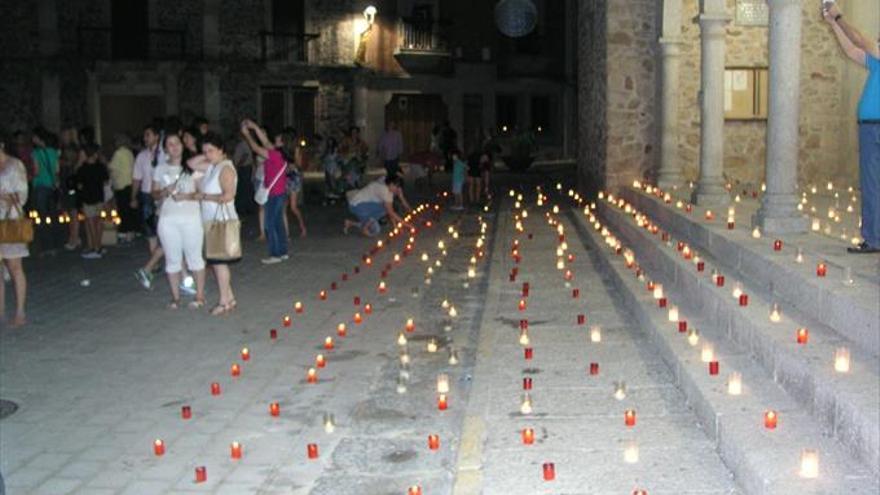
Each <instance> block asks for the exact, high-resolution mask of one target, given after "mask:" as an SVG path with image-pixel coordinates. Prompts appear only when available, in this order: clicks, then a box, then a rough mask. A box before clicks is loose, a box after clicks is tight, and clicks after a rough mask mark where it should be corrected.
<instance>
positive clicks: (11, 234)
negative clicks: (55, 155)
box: [0, 138, 34, 327]
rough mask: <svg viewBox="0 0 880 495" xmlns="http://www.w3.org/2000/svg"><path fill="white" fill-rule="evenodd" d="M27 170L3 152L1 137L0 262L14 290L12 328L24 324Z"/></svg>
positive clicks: (1, 309) (0, 297) (0, 286)
mask: <svg viewBox="0 0 880 495" xmlns="http://www.w3.org/2000/svg"><path fill="white" fill-rule="evenodd" d="M27 192H28V183H27V171H26V170H25V168H24V164H23V163H22V162H21V160H19V159H18V158H15V157H14V156H11V155H9V154H8V153H6V140H5V139H2V138H0V260H2V261H3V264H4V265H6V269H7V270H8V271H9V275H10V276H11V277H12V283H13V286H14V287H15V316H14V317H13V319H12V321H11V322H10V326H12V327H20V326H22V325H24V324H25V323H26V322H27V319H26V318H25V313H24V305H25V300H26V297H27V277H25V274H24V266H23V265H22V262H21V260H22V258H24V257H26V256H28V254H29V253H28V247H27V243H28V242H30V241H31V240H32V239H33V235H34V232H33V227H32V226H31V224H30V220H29V219H28V218H26V216H25V214H24V210H23V209H22V205H23V204H24V203H25V201H27ZM5 285H6V283H5V282H4V281H3V280H2V279H0V321H5V315H6V304H5V303H6V287H5Z"/></svg>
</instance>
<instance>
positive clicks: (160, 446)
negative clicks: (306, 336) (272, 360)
mask: <svg viewBox="0 0 880 495" xmlns="http://www.w3.org/2000/svg"><path fill="white" fill-rule="evenodd" d="M439 211H440V210H439V206H433V207H431V206H429V205H420V206H419V207H417V208H416V209H415V210H414V211H413V212H412V213H410V214H409V215H407V216H406V217H405V218H404V220H406V221H407V222H410V223H413V222H414V220H415V219H418V218H419V217H421V216H426V215H428V214H434V215H436V214H438V213H439ZM432 224H433V222H432V220H425V221H424V225H425V226H426V227H428V228H430V227H432V226H433V225H432ZM405 233H406V231H405V230H404V229H403V226H402V225H398V226H397V227H396V228H395V229H393V230H392V231H391V232H390V233H389V234H388V242H390V241H391V240H393V239H394V238H395V237H398V236H400V237H401V238H402V237H403V235H404V234H405ZM409 234H410V237H409V238H408V239H407V243H406V245H405V248H404V251H403V252H404V256H406V255H408V254H409V252H411V251H412V249H413V248H414V244H415V236H416V231H415V229H413V230H412V231H410V232H409ZM384 247H385V243H384V242H383V241H381V240H380V241H378V242H377V245H376V247H375V248H373V249H372V250H371V251H370V253H369V254H365V255H364V256H363V258H362V263H363V266H364V267H370V266H371V265H372V259H373V257H374V256H376V255H377V254H378V253H379V251H381V250H382V249H383V248H384ZM393 259H394V263H400V262H401V256H400V254H395V255H394V257H393ZM392 266H393V265H392V264H391V263H389V264H387V265H386V266H385V270H383V272H382V274H381V278H382V279H384V278H385V277H386V276H387V275H388V272H389V271H390V270H391V268H392ZM354 273H355V274H358V273H360V266H356V267H355V268H354ZM347 280H348V274H343V275H342V281H343V282H344V281H347ZM337 288H338V284H337V283H336V282H333V283H331V291H335V290H337ZM383 289H384V280H382V282H380V286H379V292H380V294H382V293H384V292H385V290H383ZM327 298H328V293H327V291H326V290H321V291H320V292H319V294H318V299H319V300H321V301H326V300H327ZM354 304H355V306H357V307H359V309H362V311H363V312H364V314H366V315H369V314H372V312H373V306H372V305H371V304H370V303H366V304H363V306H362V308H361V298H360V296H355V297H354ZM293 311H294V313H296V314H303V313H304V312H305V305H304V304H303V303H302V301H297V302H295V303H294V304H293ZM363 319H364V317H363V315H361V313H360V312H357V313H355V315H354V317H353V321H354V323H355V325H360V324H361V323H362V322H363ZM281 323H282V325H283V326H284V327H286V328H288V327H291V326H292V324H293V318H292V317H291V315H290V314H287V315H284V316H283V317H282V318H281ZM405 329H406V330H407V331H409V332H412V331H414V330H415V322H414V320H413V319H412V318H410V319H408V320H407V322H406V324H405ZM336 331H337V336H339V337H345V336H346V335H347V332H348V328H347V325H346V324H345V323H340V324H339V325H337V329H336ZM269 336H270V339H271V340H272V341H273V342H274V341H276V340H277V338H278V330H277V329H274V328H273V329H271V330H270V332H269ZM335 347H336V345H335V343H334V340H333V337H332V336H328V337H326V338H325V340H324V343H323V348H324V349H325V350H326V351H331V350H333V349H334V348H335ZM239 356H240V358H241V361H242V362H249V361H250V360H251V356H252V353H251V350H250V349H249V348H248V347H243V348H242V349H241V350H240V351H239ZM326 365H327V357H326V356H325V354H324V353H321V354H318V355H317V356H316V357H315V364H314V367H311V368H309V370H308V371H307V373H306V383H309V384H315V383H317V382H318V373H317V369H316V368H324V367H326ZM241 373H242V365H240V364H239V363H233V364H232V365H231V366H230V375H231V376H232V377H233V378H238V377H239V376H241ZM210 388H211V395H214V396H218V395H221V386H220V383H219V382H212V383H211V387H210ZM268 409H269V415H270V416H271V417H274V418H277V417H279V416H280V415H281V406H280V404H279V403H278V402H271V403H270V404H269V408H268ZM192 414H193V412H192V406H190V405H184V406H182V407H181V418H182V419H184V420H190V419H192ZM324 430H325V432H327V433H333V432H334V430H335V417H334V416H333V415H332V414H330V413H326V414H325V415H324ZM428 443H429V448H431V450H436V449H437V448H439V436H438V435H434V434H432V435H430V436H429V440H428ZM243 449H244V447H243V445H242V444H241V443H240V442H238V441H234V442H232V443H231V444H230V458H231V459H233V460H238V459H241V458H242V456H243ZM165 451H166V444H165V442H164V441H163V440H162V439H156V440H154V442H153V454H154V455H155V456H163V455H165ZM306 457H307V458H308V459H317V458H318V457H319V451H318V445H317V444H316V443H308V444H307V445H306ZM206 480H207V468H206V467H205V466H198V467H196V468H195V482H196V483H201V482H205V481H206ZM407 493H408V494H409V495H421V493H422V492H421V487H420V486H418V485H413V486H411V487H410V488H409V489H408V491H407Z"/></svg>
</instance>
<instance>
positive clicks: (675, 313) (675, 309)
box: [669, 305, 678, 323]
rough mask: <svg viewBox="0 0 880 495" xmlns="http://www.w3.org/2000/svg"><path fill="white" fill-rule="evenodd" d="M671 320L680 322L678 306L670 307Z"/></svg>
mask: <svg viewBox="0 0 880 495" xmlns="http://www.w3.org/2000/svg"><path fill="white" fill-rule="evenodd" d="M669 321H671V322H673V323H678V306H676V305H672V306H670V307H669Z"/></svg>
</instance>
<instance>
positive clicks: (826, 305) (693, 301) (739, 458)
mask: <svg viewBox="0 0 880 495" xmlns="http://www.w3.org/2000/svg"><path fill="white" fill-rule="evenodd" d="M622 198H623V199H615V200H614V201H610V200H608V199H606V200H602V201H599V202H598V204H597V205H596V209H595V210H594V211H593V212H587V213H586V214H585V213H582V212H578V213H577V215H576V216H577V218H578V220H579V222H580V225H581V228H582V230H581V233H582V235H583V236H584V238H585V241H586V242H588V243H591V244H594V245H595V246H597V247H600V249H597V252H598V253H599V254H597V257H598V258H599V259H600V263H604V265H605V266H606V268H607V269H608V272H609V273H610V274H611V275H612V279H613V280H615V282H616V284H617V285H618V286H619V287H620V289H621V292H622V293H623V294H625V297H627V298H628V301H626V304H627V306H629V307H630V308H632V311H633V313H634V314H635V316H636V317H637V318H638V319H639V320H640V322H641V324H642V327H643V330H644V331H645V332H646V333H648V334H649V335H650V336H651V338H652V340H653V342H654V343H655V345H656V349H657V351H658V352H659V354H660V355H661V356H662V357H663V359H664V361H665V362H666V363H667V365H668V366H669V367H670V368H671V369H672V371H673V373H674V375H675V377H676V380H677V382H678V384H679V387H680V388H681V389H682V391H683V392H684V394H685V396H686V397H687V400H688V402H689V403H690V405H691V406H692V407H693V409H694V410H695V411H696V412H697V415H698V417H699V418H700V421H701V422H702V423H703V425H704V427H705V428H706V430H707V431H708V432H709V434H710V435H712V436H713V438H714V440H715V442H716V446H717V448H718V451H719V452H720V453H721V455H722V458H723V459H724V461H725V462H726V463H727V465H728V467H729V468H730V469H731V470H732V471H733V472H734V474H735V475H736V477H737V481H738V483H739V484H740V485H741V486H742V487H743V489H744V490H745V491H746V492H747V493H749V494H761V495H765V494H766V495H769V494H793V493H816V494H819V493H827V494H843V493H877V491H878V487H880V483H878V478H877V476H878V470H880V381H878V375H880V363H878V358H877V352H876V351H877V349H876V342H877V331H878V330H877V319H876V316H875V315H876V311H877V309H876V306H874V307H872V306H871V305H870V304H869V302H870V298H871V297H872V291H873V296H874V297H875V301H876V300H877V299H876V296H877V294H878V292H877V291H876V289H875V287H876V286H874V285H872V284H873V279H872V278H871V277H865V278H860V279H859V281H858V285H859V286H860V287H859V290H857V291H849V293H847V291H841V290H839V287H841V285H840V284H839V282H838V283H833V282H832V281H831V280H827V279H826V280H815V279H814V278H815V273H813V274H812V277H810V274H809V271H807V270H806V269H804V267H803V265H798V266H795V267H791V266H786V261H785V260H784V259H783V258H781V257H778V256H779V255H774V254H773V253H774V252H773V251H772V248H769V249H766V250H765V251H769V252H770V254H766V253H764V252H762V251H761V250H760V249H759V248H758V247H756V245H749V243H747V242H744V241H745V240H746V239H750V238H749V237H748V235H747V234H744V233H742V232H739V233H738V234H739V235H740V236H742V237H744V239H736V238H733V239H731V237H729V236H725V235H723V232H718V230H721V229H720V228H718V229H714V230H713V228H712V227H710V228H706V227H705V226H704V225H701V224H700V223H699V222H698V221H696V220H693V219H694V218H703V217H701V216H697V213H691V214H684V213H685V212H684V211H683V210H682V212H681V213H679V211H676V208H675V207H673V206H670V205H667V204H665V202H664V201H663V200H662V199H657V198H653V197H651V196H648V195H645V194H644V193H643V192H640V191H636V190H632V191H627V192H625V193H623V196H622ZM627 199H630V200H631V201H628V200H627ZM640 205H642V206H644V209H643V210H642V208H641V207H640ZM640 210H641V211H645V212H647V213H648V214H647V216H645V215H644V214H641V213H639V211H640ZM594 215H595V216H594ZM591 217H592V218H591ZM715 223H716V224H721V222H719V221H718V220H716V221H715ZM597 226H598V229H597ZM722 228H723V227H722ZM676 236H680V238H678V237H676ZM763 243H764V244H765V245H766V244H768V243H772V240H766V239H764V240H763ZM608 245H610V246H612V247H611V248H608V247H607V246H608ZM697 252H698V253H699V254H698V255H697ZM791 252H792V249H791V248H789V250H788V253H787V254H789V253H791ZM686 253H687V256H686V255H685V254H686ZM621 254H625V255H626V256H619V255H621ZM697 257H698V258H699V261H700V263H697V262H696V259H697ZM786 258H793V254H789V256H787V257H786ZM792 264H793V262H792ZM701 268H702V270H701ZM813 268H815V265H814V266H813ZM715 275H721V276H723V277H724V283H723V286H719V284H718V282H717V278H716V277H715ZM649 281H650V282H655V283H656V284H662V287H663V291H664V296H665V298H666V302H667V307H666V308H660V307H658V306H659V302H658V300H657V299H655V297H654V295H653V291H649V290H647V285H648V282H649ZM735 287H740V288H741V290H742V292H743V293H744V294H746V295H747V298H748V301H747V305H745V306H742V305H741V304H740V300H739V298H735V297H733V294H732V290H733V289H734V288H735ZM774 304H778V305H779V307H780V308H781V314H780V317H779V321H778V322H773V321H771V320H770V313H771V308H772V307H773V305H774ZM673 305H676V306H677V308H678V311H679V315H678V316H677V317H676V316H675V315H670V314H669V308H671V307H672V306H673ZM838 305H840V306H838ZM871 318H874V319H873V320H871ZM680 321H686V322H687V323H686V324H681V323H680ZM685 327H686V328H685ZM855 327H858V328H855ZM800 328H806V329H807V330H808V332H809V335H808V341H807V343H806V344H799V343H798V342H797V341H796V334H797V331H798V329H800ZM693 329H698V332H699V334H698V335H699V336H698V338H696V339H695V338H694V337H693V336H692V337H691V338H690V339H689V338H688V335H689V333H688V331H690V330H693ZM679 330H685V331H684V332H681V331H679ZM691 333H693V332H691ZM689 340H690V341H691V342H689ZM694 340H697V341H696V342H693V341H694ZM704 347H711V348H712V351H713V354H714V357H713V358H712V359H710V360H711V361H716V362H717V363H718V366H719V368H720V370H719V371H718V373H717V374H715V375H713V374H710V371H709V366H710V365H709V364H707V363H706V362H703V359H702V358H703V356H702V354H703V348H704ZM842 347H845V348H848V350H849V351H850V356H851V360H850V362H851V369H850V371H849V372H847V373H840V372H837V371H835V352H836V351H837V350H838V349H839V348H842ZM732 372H737V373H739V374H741V377H742V383H743V387H742V388H743V390H742V393H741V395H731V394H729V393H728V392H729V391H728V381H729V379H730V375H731V373H732ZM770 410H772V411H775V412H776V413H777V414H778V425H777V427H776V428H775V429H768V428H766V427H765V425H764V420H765V418H764V415H765V413H766V412H767V411H770ZM804 449H815V450H817V451H818V453H819V458H820V461H819V462H820V464H819V466H820V467H819V474H818V477H817V478H806V477H803V476H801V475H800V469H801V454H802V451H803V450H804Z"/></svg>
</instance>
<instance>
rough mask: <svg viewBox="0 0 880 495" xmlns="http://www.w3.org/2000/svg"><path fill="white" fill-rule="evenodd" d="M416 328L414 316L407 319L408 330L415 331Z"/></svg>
mask: <svg viewBox="0 0 880 495" xmlns="http://www.w3.org/2000/svg"><path fill="white" fill-rule="evenodd" d="M415 330H416V324H415V322H414V321H413V319H412V318H409V319H407V320H406V331H407V332H414V331H415Z"/></svg>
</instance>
